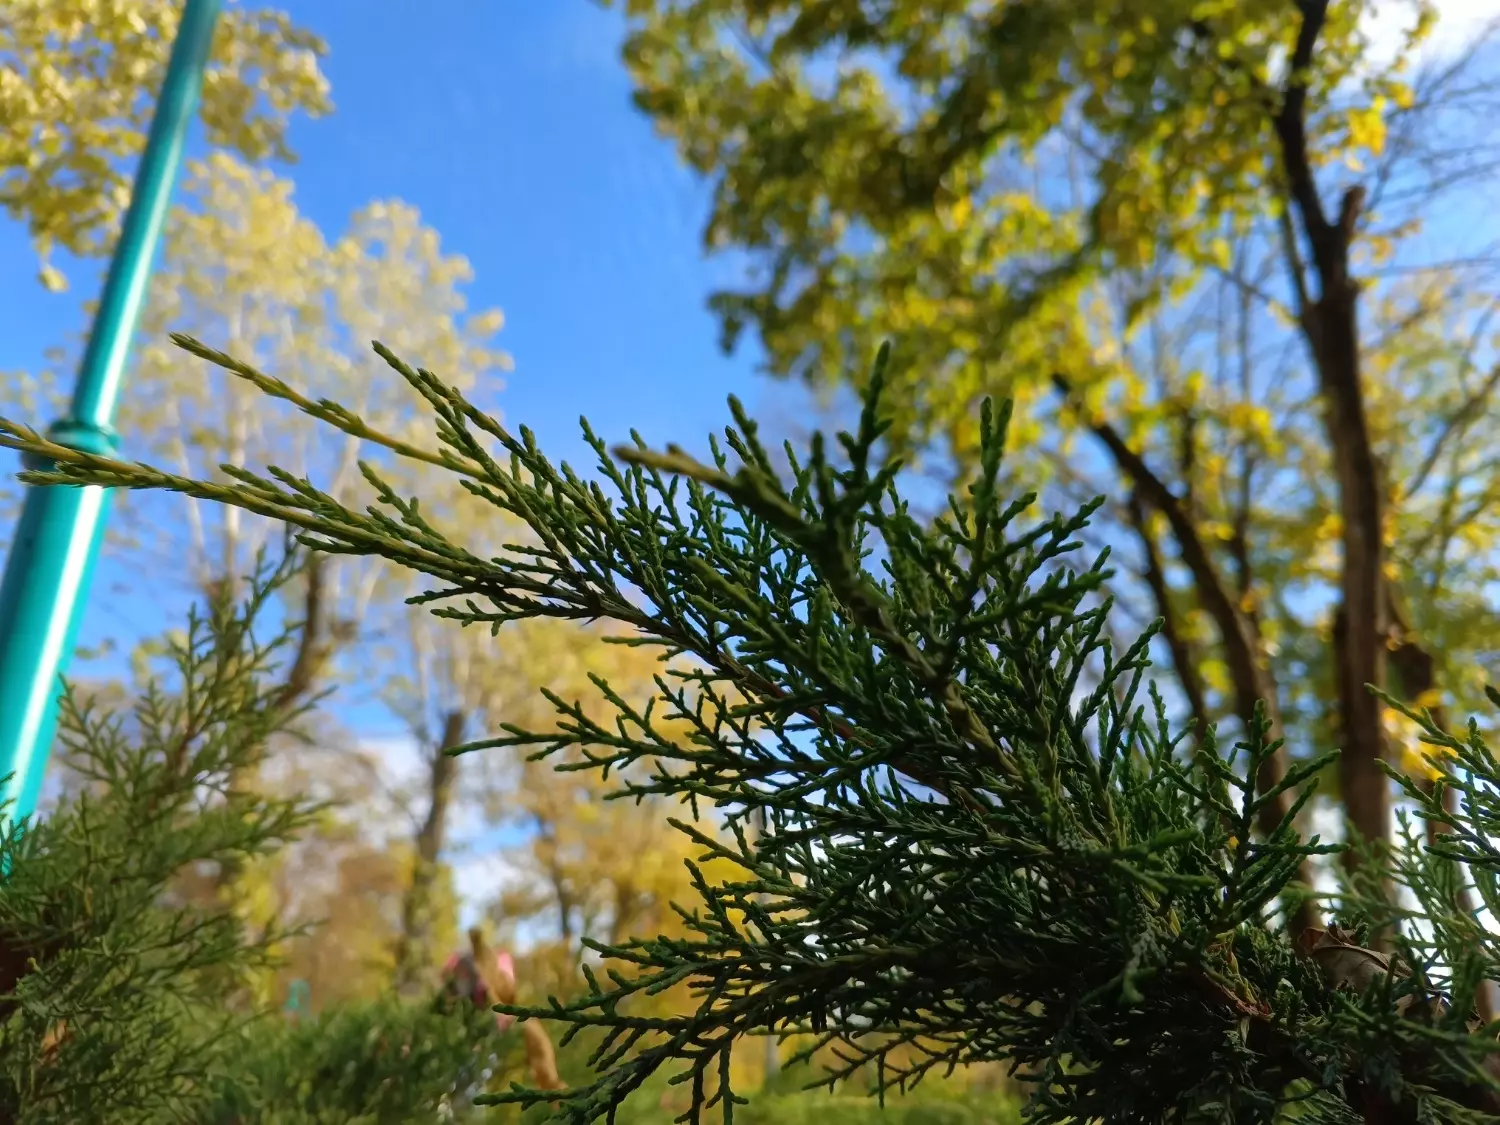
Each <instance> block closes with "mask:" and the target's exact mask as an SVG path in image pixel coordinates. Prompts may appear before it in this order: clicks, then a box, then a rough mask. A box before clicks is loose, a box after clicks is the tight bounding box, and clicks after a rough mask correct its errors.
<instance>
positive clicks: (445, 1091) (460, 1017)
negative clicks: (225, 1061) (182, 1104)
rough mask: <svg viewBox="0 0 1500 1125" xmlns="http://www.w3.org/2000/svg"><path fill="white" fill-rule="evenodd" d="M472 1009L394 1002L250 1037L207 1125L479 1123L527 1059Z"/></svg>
mask: <svg viewBox="0 0 1500 1125" xmlns="http://www.w3.org/2000/svg"><path fill="white" fill-rule="evenodd" d="M518 1038H519V1037H518V1036H515V1035H509V1036H500V1035H497V1034H496V1033H495V1019H494V1016H493V1015H492V1014H490V1013H489V1012H487V1011H475V1010H474V1009H473V1008H472V1007H463V1008H460V1009H459V1010H458V1011H457V1012H447V1011H439V1010H437V1009H436V1008H434V1007H431V1006H428V1005H420V1004H412V1003H409V1002H405V1001H402V1000H399V999H396V998H393V997H388V998H382V999H379V1000H375V1001H372V1002H367V1003H353V1004H348V1005H345V1006H342V1007H340V1008H337V1009H335V1010H333V1011H331V1012H328V1013H325V1014H323V1015H322V1016H320V1017H319V1018H317V1019H313V1020H308V1021H306V1022H301V1023H295V1024H288V1023H286V1022H283V1021H279V1020H277V1021H265V1022H262V1023H261V1024H259V1025H257V1026H256V1027H254V1028H251V1029H249V1031H248V1032H247V1033H246V1035H245V1038H244V1040H243V1041H242V1043H241V1044H240V1045H239V1047H238V1048H237V1055H236V1061H235V1065H234V1066H233V1068H232V1069H231V1070H229V1071H228V1072H227V1073H226V1074H225V1075H224V1076H223V1078H222V1079H221V1080H220V1082H219V1093H218V1096H217V1098H216V1101H215V1103H214V1105H213V1108H212V1109H211V1110H209V1111H207V1112H205V1113H204V1114H203V1116H202V1117H200V1118H199V1121H200V1122H202V1125H430V1123H436V1122H438V1121H469V1120H477V1119H478V1111H476V1110H475V1109H474V1106H473V1101H472V1099H473V1094H474V1093H475V1092H476V1090H477V1089H478V1088H479V1087H480V1086H482V1084H483V1083H484V1082H485V1081H487V1080H488V1079H489V1077H490V1076H491V1075H492V1074H494V1073H505V1072H506V1068H508V1067H510V1066H511V1065H513V1064H514V1062H515V1058H516V1057H517V1056H519V1053H520V1051H519V1045H518V1042H517V1040H518Z"/></svg>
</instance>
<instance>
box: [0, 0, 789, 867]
mask: <svg viewBox="0 0 1500 1125" xmlns="http://www.w3.org/2000/svg"><path fill="white" fill-rule="evenodd" d="M278 6H280V7H283V8H285V9H286V10H288V11H289V12H290V14H291V16H292V18H293V19H294V21H296V22H297V23H298V24H300V25H302V26H305V27H309V28H311V29H312V30H314V31H316V32H317V33H319V34H320V35H321V36H323V38H324V39H325V40H326V41H327V42H328V43H329V45H330V54H329V57H328V58H327V59H326V61H325V69H326V72H327V74H328V76H329V78H330V80H331V83H332V87H333V98H334V102H335V106H336V109H335V112H334V113H333V114H332V115H330V116H328V117H326V118H323V119H321V120H311V121H310V120H305V119H302V120H298V121H297V122H296V124H295V125H294V127H293V130H292V134H291V141H292V147H293V148H294V149H295V151H296V152H297V154H298V157H299V159H298V163H297V164H296V165H295V166H294V167H291V168H280V169H278V171H280V172H281V173H282V174H286V175H290V176H291V177H292V178H293V180H294V181H295V183H296V198H297V201H298V205H299V207H300V208H301V210H302V211H303V213H304V214H306V215H307V216H309V217H310V218H312V219H313V220H314V221H315V222H317V223H318V224H319V225H320V226H321V227H322V228H323V229H324V231H325V233H327V234H328V235H329V236H330V237H334V236H336V235H337V234H338V232H340V231H341V230H342V229H343V227H344V225H345V223H346V222H347V220H348V218H349V216H350V215H351V214H352V213H353V212H354V211H355V210H356V209H358V208H359V207H361V206H362V205H364V204H365V203H367V202H369V201H370V200H372V199H385V198H392V197H395V198H400V199H403V200H405V201H406V202H408V203H410V204H413V205H415V206H416V207H417V208H418V209H420V211H421V212H422V215H423V218H424V220H425V221H426V223H427V224H428V225H430V226H432V227H433V228H435V229H436V230H437V231H438V232H439V233H440V234H441V236H442V239H443V245H444V248H445V250H446V251H448V252H450V253H460V254H463V255H465V256H466V257H468V259H469V260H470V262H471V263H472V265H473V267H474V273H475V280H474V282H473V283H472V284H471V285H470V286H469V287H468V296H469V303H470V307H471V308H487V307H493V306H498V307H500V308H501V309H503V310H504V312H505V314H506V326H505V329H504V331H503V332H502V333H501V335H500V338H499V340H498V343H499V344H500V345H501V346H502V347H504V348H505V349H506V350H507V351H508V352H510V353H511V355H512V356H513V357H514V360H515V369H514V371H513V372H511V373H510V375H509V376H508V378H507V382H506V388H505V390H504V392H503V394H502V396H501V398H500V403H501V409H502V411H503V414H504V417H505V418H506V420H507V422H509V423H511V424H519V423H524V424H526V425H529V426H530V427H532V429H534V430H535V431H536V432H537V434H538V436H539V437H540V439H541V440H542V442H543V445H544V447H545V448H547V449H548V450H549V451H550V452H551V453H552V454H553V455H554V457H555V458H559V459H560V458H568V459H572V460H574V461H575V463H577V462H581V461H585V462H586V461H587V459H588V452H587V450H586V449H585V448H584V447H583V445H582V443H581V441H580V440H579V438H578V427H577V419H578V417H579V415H580V414H585V415H587V416H588V417H589V419H590V421H591V422H593V423H594V425H595V427H596V429H598V430H599V431H600V432H601V433H602V435H603V436H605V437H606V438H607V439H611V440H615V439H622V438H624V437H626V435H627V433H628V431H629V429H630V428H631V427H635V428H638V429H640V430H641V431H642V433H643V434H644V435H645V436H646V437H647V439H648V440H649V441H651V442H652V444H654V445H658V446H659V445H661V444H664V443H666V442H668V441H676V442H679V443H681V444H684V445H689V446H697V445H699V444H700V443H701V441H702V439H703V438H704V436H705V435H706V434H707V433H708V432H709V431H710V430H712V429H714V428H716V427H718V426H721V425H722V424H723V423H724V422H726V421H727V420H728V413H727V410H726V408H725V405H724V400H725V396H726V395H728V394H730V393H735V394H738V395H740V397H741V398H742V399H744V400H745V401H746V402H747V404H749V405H750V406H751V407H752V409H755V410H757V411H758V412H759V413H760V416H761V417H762V418H763V419H764V420H765V421H766V422H767V423H768V424H770V425H775V424H776V422H777V420H778V419H786V418H791V417H792V416H793V415H794V414H795V413H796V412H798V411H799V410H800V403H801V402H802V401H803V396H802V394H801V392H799V391H797V390H795V389H793V388H789V387H776V386H774V385H772V384H771V383H769V382H768V381H765V380H762V379H760V378H759V377H757V376H756V375H755V373H754V369H755V353H754V351H753V349H752V348H750V347H746V348H744V349H743V350H742V352H741V353H740V354H739V355H737V356H735V357H734V358H732V359H731V358H726V357H724V356H723V355H722V353H720V351H719V349H718V346H717V329H716V325H715V323H714V321H713V318H712V317H711V316H710V315H709V313H708V311H707V309H706V306H705V298H706V296H707V294H708V292H709V291H710V290H711V289H713V288H714V287H715V286H717V285H722V284H726V283H731V282H732V281H733V279H734V276H735V274H734V271H735V268H736V267H735V264H734V263H733V262H732V261H728V260H725V259H722V258H720V259H715V260H713V261H710V260H707V259H706V258H705V256H704V254H703V253H702V252H701V250H700V238H699V235H700V231H701V229H702V223H703V220H704V217H705V216H706V213H707V206H708V192H707V189H706V187H705V186H704V185H702V184H700V183H699V182H697V181H696V180H695V178H694V177H693V176H692V174H691V173H689V172H688V171H687V170H685V169H683V168H682V167H680V166H679V164H678V162H677V158H676V154H675V152H674V151H673V148H672V146H671V145H670V143H668V142H666V141H664V140H662V139H661V138H658V137H656V136H654V135H653V132H652V128H651V126H650V124H649V122H648V121H647V120H646V119H645V118H644V117H642V116H641V115H640V114H638V113H637V112H636V110H635V109H634V107H633V106H632V105H631V104H630V97H629V95H630V83H629V79H628V77H627V75H626V73H625V70H624V68H623V66H622V65H621V63H620V62H619V58H618V52H619V47H620V43H621V40H622V37H623V28H624V21H623V19H622V18H621V17H620V16H619V14H618V13H616V12H610V11H605V10H602V9H601V8H599V7H597V6H596V5H595V4H593V3H591V2H589V0H546V2H535V0H498V2H490V3H479V2H477V0H470V2H468V3H442V4H426V5H413V4H407V3H402V4H392V3H379V4H374V3H369V2H368V0H283V2H282V3H281V4H279V5H278ZM203 151H204V146H203V142H202V138H201V135H199V136H197V137H195V139H194V141H193V143H192V145H191V147H190V149H189V155H190V156H192V155H195V154H198V153H201V152H203ZM0 262H4V263H7V266H6V275H7V276H8V277H9V278H10V279H11V282H10V283H9V284H7V285H6V286H5V300H3V301H0V371H6V370H9V371H17V370H38V369H41V368H42V367H43V366H44V364H43V353H44V352H45V350H46V349H48V348H49V347H53V346H56V345H58V344H62V343H64V342H66V341H67V340H68V339H69V338H70V337H76V336H77V335H78V334H80V333H82V332H83V331H84V330H85V329H86V327H87V322H86V319H85V317H84V314H83V310H82V304H83V302H84V301H85V300H87V299H90V298H92V297H93V296H94V295H95V293H96V292H97V289H98V285H99V280H100V275H99V273H98V271H97V269H96V267H95V266H93V265H91V264H85V265H76V264H75V265H71V266H69V267H68V273H69V277H70V279H71V281H72V288H71V289H70V291H69V292H67V293H64V294H60V295H59V294H51V293H47V292H46V291H44V290H43V289H42V288H41V286H40V285H38V284H35V283H34V282H33V281H32V279H31V275H32V272H33V269H34V262H33V259H32V252H31V249H30V247H29V245H28V242H27V239H26V233H25V231H24V229H23V228H22V227H20V226H19V225H18V224H15V223H12V222H5V221H3V220H0ZM408 358H411V359H414V360H416V361H418V362H420V357H415V356H414V357H408ZM68 378H69V384H68V385H69V386H71V373H70V374H69V376H68ZM125 393H126V394H129V393H130V388H129V387H128V385H127V388H126V391H125ZM36 421H39V422H46V421H50V419H37V420H36ZM122 439H123V449H122V452H123V453H124V455H125V456H127V457H128V456H130V455H131V452H132V445H131V435H130V434H124V435H122ZM14 467H15V459H14V458H13V457H11V456H10V455H9V454H5V455H3V456H0V471H3V472H6V473H10V472H13V471H14ZM181 610H182V607H181V606H180V605H178V604H177V599H176V598H168V599H162V598H158V597H152V596H150V592H149V590H144V589H142V588H141V576H140V574H139V572H138V570H135V571H133V570H132V569H131V568H130V566H129V565H128V560H124V559H122V558H120V557H119V556H118V555H116V556H115V557H110V556H108V555H107V556H106V557H105V558H104V559H103V560H102V561H101V564H100V567H99V569H98V571H97V572H96V575H95V580H94V585H93V591H92V598H91V600H90V603H89V606H88V609H87V611H86V616H85V618H84V622H83V628H82V635H81V637H80V641H81V643H82V644H83V645H85V646H87V647H93V646H97V645H98V644H99V642H100V641H101V640H103V639H105V638H106V637H109V638H112V639H113V640H114V641H115V642H116V643H117V644H118V645H119V649H118V650H117V652H118V653H119V655H117V656H115V657H112V658H106V659H104V660H102V661H100V662H98V663H97V664H93V665H92V666H93V667H94V668H97V669H98V670H99V671H101V672H103V671H106V670H122V669H121V663H120V657H121V656H122V655H123V653H124V652H125V651H128V649H129V647H130V645H131V643H132V642H133V641H134V640H136V639H137V638H138V637H141V636H145V635H152V634H156V633H159V632H160V631H161V630H162V629H164V628H167V627H170V626H172V625H174V624H176V622H177V621H178V620H180V615H181ZM89 668H90V662H76V663H75V664H74V669H75V671H78V672H80V673H85V672H86V671H87V670H89ZM355 694H356V695H357V694H358V693H355ZM351 704H352V705H353V706H352V707H351V706H350V705H351ZM339 710H340V711H341V714H342V717H343V718H344V719H345V720H346V721H347V722H350V723H352V724H353V725H355V726H356V727H357V728H358V729H360V730H361V732H362V733H368V734H369V735H371V736H372V741H373V742H374V743H375V744H378V745H380V746H382V747H383V748H385V750H386V752H387V753H388V754H389V756H390V757H391V759H392V765H393V766H395V765H397V763H398V761H401V760H403V759H404V760H405V761H406V762H407V763H410V762H411V758H410V752H409V751H407V752H405V753H403V752H402V749H401V743H402V742H403V741H404V739H403V737H402V735H401V727H400V724H399V723H398V722H397V721H396V720H395V719H394V718H393V717H392V716H390V715H389V714H388V713H385V712H384V710H383V708H381V707H379V706H378V705H377V704H374V703H373V701H370V700H369V699H368V697H366V699H364V700H357V699H355V698H353V697H352V696H350V695H349V694H348V693H347V692H346V693H345V699H344V702H343V706H341V707H340V708H339ZM498 842H500V841H498V840H497V839H495V838H494V837H493V835H491V834H484V835H482V836H481V837H479V838H478V839H472V838H471V840H470V844H471V846H473V845H478V846H479V848H480V849H481V850H482V849H483V848H484V846H485V845H486V844H494V843H498ZM493 874H495V872H494V871H493V869H491V868H486V867H485V866H484V865H483V864H482V863H481V864H480V865H479V866H472V867H469V868H468V869H467V870H462V871H461V872H460V881H461V884H462V885H463V889H464V890H465V891H468V892H469V893H470V894H471V895H472V894H475V893H479V892H482V891H483V890H484V889H486V888H485V884H486V883H487V882H488V881H489V879H490V878H491V877H492V876H493Z"/></svg>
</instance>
